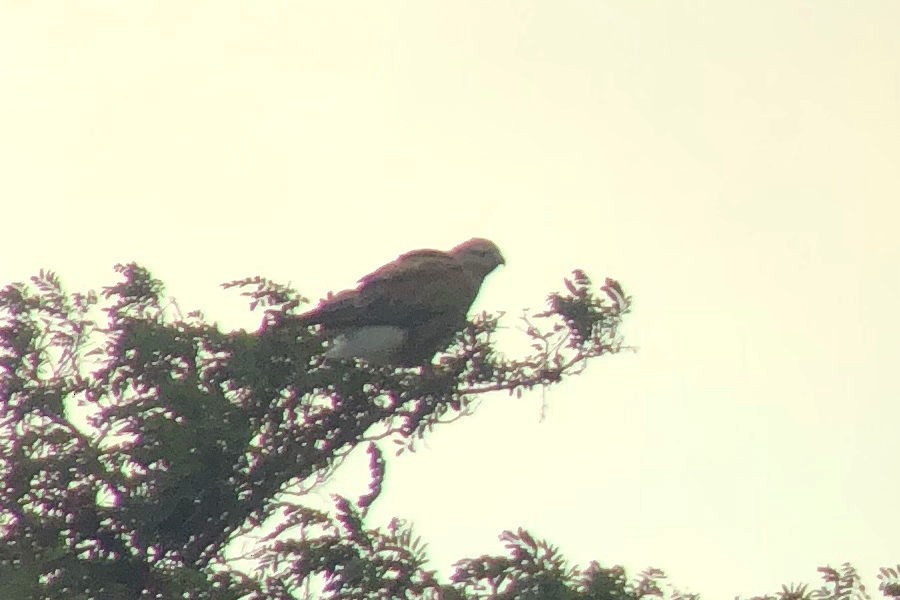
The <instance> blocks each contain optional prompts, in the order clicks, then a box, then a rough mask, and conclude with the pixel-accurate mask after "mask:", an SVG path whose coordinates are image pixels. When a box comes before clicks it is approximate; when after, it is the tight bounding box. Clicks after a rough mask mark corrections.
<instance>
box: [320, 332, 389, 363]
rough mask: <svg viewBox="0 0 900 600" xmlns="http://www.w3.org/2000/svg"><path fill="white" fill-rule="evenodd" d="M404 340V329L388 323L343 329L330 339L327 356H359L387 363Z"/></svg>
mask: <svg viewBox="0 0 900 600" xmlns="http://www.w3.org/2000/svg"><path fill="white" fill-rule="evenodd" d="M405 341H406V331H405V330H404V329H402V328H400V327H392V326H390V325H370V326H366V327H358V328H355V329H350V330H347V331H344V332H343V333H341V334H340V335H338V336H336V337H335V338H334V339H333V340H332V341H331V348H329V349H328V350H327V351H326V352H325V356H326V357H327V358H339V359H348V358H360V359H362V360H365V361H367V362H370V363H372V364H385V363H389V362H390V360H391V357H392V356H393V355H394V353H395V352H396V351H397V349H398V348H400V347H401V346H402V345H403V343H404V342H405Z"/></svg>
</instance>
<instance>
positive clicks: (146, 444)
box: [0, 264, 900, 600]
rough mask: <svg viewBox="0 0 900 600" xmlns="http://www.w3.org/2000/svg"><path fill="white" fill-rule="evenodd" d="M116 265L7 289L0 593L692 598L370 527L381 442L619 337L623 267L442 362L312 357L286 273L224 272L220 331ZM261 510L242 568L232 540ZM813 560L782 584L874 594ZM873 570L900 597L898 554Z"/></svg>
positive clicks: (604, 573)
mask: <svg viewBox="0 0 900 600" xmlns="http://www.w3.org/2000/svg"><path fill="white" fill-rule="evenodd" d="M117 270H118V272H119V273H120V275H121V280H120V281H119V282H118V283H117V284H115V285H112V286H110V287H108V288H106V289H104V291H103V293H102V294H100V295H97V294H95V293H87V294H77V293H74V294H70V293H66V292H65V291H64V290H63V289H62V286H61V284H60V282H59V280H58V278H57V277H56V276H55V275H54V274H53V273H49V272H42V273H40V274H39V275H38V276H36V277H33V278H32V279H31V281H30V283H27V284H26V283H15V284H11V285H9V286H7V287H5V288H4V289H3V290H2V291H0V478H2V486H0V542H2V543H0V598H10V599H13V600H15V599H18V598H48V599H56V598H66V599H69V600H70V599H88V598H95V599H101V600H106V599H118V598H123V599H124V598H129V599H131V598H165V599H167V598H196V599H205V598H210V599H212V598H215V599H219V598H221V599H229V598H233V599H238V598H243V599H264V598H265V599H269V598H276V599H279V598H285V599H286V598H300V597H310V598H319V597H321V598H347V599H350V598H422V599H425V598H441V599H447V600H451V599H456V598H498V599H499V598H517V599H525V598H535V599H538V598H560V599H562V598H566V599H570V598H571V599H576V598H577V599H601V598H602V599H612V598H628V599H637V598H645V597H650V596H667V597H671V598H687V597H689V596H687V595H681V594H679V593H678V592H677V590H675V589H673V588H671V587H670V586H668V585H667V584H666V583H665V577H664V574H663V573H662V572H661V571H658V570H653V569H651V570H648V571H645V572H644V573H641V574H639V575H638V576H637V577H635V578H629V577H627V576H626V573H625V571H624V570H623V569H621V568H620V567H613V568H603V567H601V566H600V565H598V564H596V563H593V564H591V565H589V566H588V567H587V568H585V569H578V568H575V567H570V566H568V565H567V563H566V561H565V559H564V558H563V557H562V556H561V555H560V554H559V552H558V550H557V549H556V548H554V547H553V546H551V545H550V544H548V543H547V542H544V541H541V540H536V539H534V538H533V537H532V536H531V535H530V534H529V533H528V532H526V531H523V530H519V531H517V532H505V533H504V534H503V535H502V539H503V541H504V544H505V545H506V550H507V551H506V553H505V554H504V555H502V556H482V557H479V558H474V559H466V560H462V561H460V562H459V563H457V565H456V571H455V573H454V574H453V575H452V577H451V578H450V580H449V581H445V582H441V581H439V580H438V578H437V576H436V574H435V572H433V571H430V570H428V569H427V568H426V567H427V553H426V547H425V545H424V544H423V542H422V541H421V540H420V539H419V538H418V537H417V536H415V534H414V532H413V530H412V528H411V527H410V526H409V525H408V524H407V523H405V522H403V521H402V520H399V519H395V520H393V521H392V522H391V523H390V524H389V525H388V526H387V527H386V528H384V529H378V528H369V527H367V526H366V524H365V521H366V513H367V511H368V507H369V506H370V505H371V504H372V502H374V501H375V500H376V499H377V498H378V495H379V494H380V492H381V487H382V482H383V476H384V468H385V464H386V460H387V459H386V458H385V456H384V451H383V447H384V446H385V444H391V445H393V447H395V448H398V449H399V451H413V450H414V449H415V447H416V444H417V442H418V441H419V440H421V439H422V438H423V437H424V436H425V435H427V434H428V433H429V432H430V431H432V430H433V429H434V428H435V427H437V426H439V425H444V424H447V423H450V422H452V421H454V420H456V419H458V418H460V417H462V416H466V415H471V414H473V412H474V411H475V409H476V407H477V403H478V401H479V400H480V399H485V400H486V399H489V396H486V394H488V392H498V391H505V392H507V393H510V394H521V393H522V392H523V391H525V390H529V389H532V388H534V387H536V386H551V385H558V384H560V383H562V382H563V381H565V379H566V378H568V377H570V376H572V375H575V374H577V373H579V372H580V371H581V370H583V369H584V367H585V365H586V364H587V363H588V362H589V361H591V360H592V359H594V358H597V357H600V356H603V355H606V354H612V353H616V352H620V351H622V350H623V349H624V348H625V346H624V345H623V341H622V339H621V336H620V332H619V327H620V325H621V321H622V318H623V316H624V315H625V314H626V313H627V312H628V310H629V308H630V298H628V297H627V296H626V295H625V294H624V292H623V291H622V289H621V287H620V286H619V284H618V283H617V282H615V281H613V280H611V279H607V280H606V281H605V283H604V285H602V286H599V288H598V289H597V290H596V291H595V288H594V286H593V285H592V283H591V281H590V280H589V279H588V277H587V276H586V275H585V274H584V273H582V272H580V271H576V272H575V273H574V274H573V276H572V277H571V278H568V279H566V280H565V289H564V291H562V292H558V293H553V294H551V295H550V296H549V302H548V304H549V308H548V310H546V311H543V312H540V313H536V314H528V315H524V316H523V321H522V322H523V324H524V325H523V329H524V332H523V335H524V336H525V338H526V339H527V340H529V341H530V344H531V346H530V348H531V350H530V352H528V353H527V354H526V355H525V356H519V357H514V358H509V357H506V356H503V355H501V354H500V353H499V352H498V350H497V349H496V348H495V343H494V337H495V334H496V332H497V330H498V317H497V316H496V315H491V314H487V313H482V314H479V315H476V316H475V317H474V318H473V319H472V321H471V322H470V323H469V325H468V326H467V327H466V329H465V330H464V331H462V332H461V333H460V334H459V336H458V337H457V339H456V341H455V343H454V344H453V345H452V346H451V347H450V348H449V349H447V351H446V352H443V353H441V354H440V355H439V356H438V357H436V359H435V361H434V363H433V364H432V365H430V366H428V367H427V368H416V369H390V368H384V367H380V368H375V367H370V366H367V365H365V364H362V363H350V362H336V361H328V360H324V359H323V358H322V356H321V354H322V340H321V337H320V336H319V335H317V333H316V331H315V330H314V329H311V328H304V327H298V326H291V324H290V323H291V320H290V319H285V317H286V316H288V315H291V314H294V313H295V311H297V310H298V309H299V307H300V306H301V305H302V304H303V303H304V302H305V300H304V299H303V298H302V297H300V296H299V295H298V294H297V293H296V292H295V291H294V290H292V289H290V288H287V287H285V286H282V285H278V284H276V283H273V282H271V281H268V280H265V279H262V278H250V279H245V280H240V281H234V282H231V283H229V284H226V287H227V288H229V289H236V290H239V291H240V293H242V294H244V295H245V296H247V297H248V299H249V301H250V304H251V309H255V310H262V311H264V317H263V318H264V327H262V328H261V329H260V331H259V332H256V333H247V332H243V331H237V332H223V331H220V330H219V328H217V327H216V326H215V325H212V324H209V323H207V322H206V321H205V320H204V318H203V316H202V315H201V314H200V313H189V314H187V315H182V314H181V313H180V312H179V310H178V307H177V305H175V304H174V303H173V302H172V301H169V300H167V299H166V298H165V297H164V295H163V286H162V284H161V283H160V282H159V281H158V280H156V279H154V278H153V277H152V276H151V275H150V274H149V273H148V272H147V271H146V270H145V269H143V268H141V267H139V266H137V265H135V264H128V265H120V266H118V267H117ZM358 447H363V448H365V449H366V451H367V452H368V455H369V459H370V464H369V467H370V468H369V474H370V481H369V487H368V492H367V493H365V494H364V495H363V496H361V497H359V498H356V499H349V498H345V497H340V496H336V497H335V498H334V510H333V511H330V512H329V511H323V510H316V509H313V508H311V507H310V506H308V505H305V504H304V503H303V497H304V496H303V494H304V492H307V491H309V490H311V489H314V488H316V487H317V486H320V485H322V484H323V483H324V482H326V481H327V480H328V479H329V477H330V476H331V474H332V473H333V472H334V471H335V470H336V469H337V468H338V467H339V466H340V465H341V463H342V461H343V460H344V459H345V458H346V457H347V456H348V455H349V454H350V453H351V452H352V451H353V450H354V449H356V448H358ZM264 522H267V523H268V524H269V527H267V528H265V529H266V531H267V532H266V533H265V535H264V536H263V537H262V540H261V542H260V543H259V544H258V545H257V546H256V547H255V548H254V549H253V550H252V552H251V558H253V561H254V564H255V567H254V568H253V569H252V570H250V571H248V572H246V573H245V572H243V571H241V570H239V569H238V568H236V567H235V566H234V565H233V564H232V562H233V561H231V562H230V561H229V560H228V558H227V548H228V545H229V543H230V542H232V541H234V540H236V539H241V537H242V536H245V535H246V534H249V533H251V532H260V531H263V528H262V524H263V523H264ZM824 576H825V578H826V588H823V589H825V592H823V589H818V590H814V591H813V592H808V591H807V588H806V587H796V588H785V589H784V590H783V591H782V593H781V594H780V595H778V596H776V597H779V598H785V599H786V598H807V597H809V598H812V597H817V598H819V597H821V598H826V597H828V598H830V597H834V598H845V597H847V598H850V597H861V596H854V595H853V594H857V593H864V590H863V591H862V592H860V588H859V585H858V577H856V574H855V571H853V570H852V567H850V566H849V565H847V566H845V568H844V570H841V571H838V570H831V571H827V572H825V573H824ZM881 577H882V582H881V584H882V585H881V589H882V591H883V592H884V594H885V595H888V596H890V595H893V596H898V595H900V594H898V587H900V586H898V580H897V574H896V571H895V570H890V569H885V570H883V572H882V574H881ZM828 586H830V587H828ZM826 592H827V593H830V594H831V595H830V596H829V595H821V594H824V593H826ZM810 594H820V595H815V596H813V595H810ZM848 594H849V595H848Z"/></svg>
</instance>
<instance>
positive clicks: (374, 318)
mask: <svg viewBox="0 0 900 600" xmlns="http://www.w3.org/2000/svg"><path fill="white" fill-rule="evenodd" d="M502 264H505V261H504V260H503V255H502V254H500V250H499V248H497V246H496V245H495V244H494V243H493V242H491V241H489V240H485V239H481V238H474V239H471V240H469V241H467V242H463V243H462V244H460V245H458V246H456V247H455V248H453V249H452V250H450V251H448V252H442V251H439V250H414V251H412V252H407V253H406V254H403V255H401V256H400V257H398V258H397V259H396V260H395V261H393V262H390V263H388V264H386V265H384V266H383V267H381V268H379V269H377V270H376V271H374V272H372V273H369V274H368V275H366V276H365V277H363V278H362V279H360V280H359V286H358V287H357V288H355V289H352V290H346V291H343V292H340V293H338V294H336V295H333V296H330V297H329V298H326V299H324V300H322V301H321V302H320V303H319V305H318V306H317V307H316V308H314V309H313V310H311V311H309V312H307V313H304V314H302V315H298V316H297V317H295V319H296V320H297V322H299V323H300V324H301V325H320V326H321V327H322V331H323V332H324V333H325V335H327V336H328V337H329V338H330V339H331V343H330V347H329V348H328V350H327V351H326V352H325V356H326V357H329V358H338V359H341V358H344V359H346V358H360V359H363V360H365V361H367V362H369V363H371V364H379V365H391V366H399V367H411V366H417V365H421V364H423V363H425V362H428V361H430V360H431V358H432V357H433V356H434V355H435V353H436V352H438V351H439V350H441V349H443V348H444V347H446V346H447V345H448V344H449V343H450V342H451V341H452V340H453V337H454V335H455V334H456V333H457V332H458V331H460V330H462V328H463V327H464V326H465V324H466V319H467V317H466V315H467V313H468V312H469V307H470V306H471V305H472V302H474V301H475V297H476V296H477V295H478V291H479V289H480V288H481V284H482V282H483V281H484V278H485V277H486V276H487V275H488V274H489V273H490V272H491V271H493V270H494V269H495V268H497V267H498V266H499V265H502Z"/></svg>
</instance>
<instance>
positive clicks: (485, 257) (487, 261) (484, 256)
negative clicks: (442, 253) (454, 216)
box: [450, 238, 506, 279]
mask: <svg viewBox="0 0 900 600" xmlns="http://www.w3.org/2000/svg"><path fill="white" fill-rule="evenodd" d="M450 254H451V255H452V256H454V257H456V259H457V260H458V261H459V262H460V263H462V265H463V266H464V267H465V269H466V270H467V271H468V272H470V273H472V274H473V275H477V276H478V277H480V278H482V279H483V278H484V277H486V276H487V275H488V273H490V272H491V271H493V270H494V269H496V268H497V267H498V266H500V265H505V264H506V261H505V260H504V259H503V254H501V253H500V248H498V247H497V245H496V244H495V243H494V242H492V241H490V240H486V239H483V238H472V239H471V240H468V241H465V242H463V243H462V244H460V245H459V246H456V247H455V248H453V249H452V250H450Z"/></svg>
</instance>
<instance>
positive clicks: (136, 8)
mask: <svg viewBox="0 0 900 600" xmlns="http://www.w3.org/2000/svg"><path fill="white" fill-rule="evenodd" d="M898 23H900V3H898V2H896V1H895V0H884V1H875V0H870V1H867V2H854V3H851V2H839V1H837V0H834V1H826V0H821V1H812V0H810V1H799V0H770V1H762V2H737V1H733V2H732V1H723V0H715V1H706V2H702V1H698V2H690V3H687V2H674V1H667V2H663V1H657V2H650V1H645V2H627V1H621V2H601V1H590V2H589V1H580V2H579V1H555V2H536V1H522V2H490V3H488V2H474V1H472V2H462V1H454V2H424V1H419V2H400V1H382V2H377V3H376V2H369V3H364V2H355V3H350V2H329V3H311V2H299V1H298V2H283V1H282V2H256V3H235V2H223V1H215V2H190V3H185V2H180V1H179V2H154V3H150V2H137V1H134V2H127V3H122V2H112V1H108V2H100V1H89V0H84V1H82V2H79V3H71V2H41V3H38V2H12V1H2V0H0V87H2V91H0V199H2V200H0V201H2V203H3V212H2V221H0V223H2V234H0V251H2V256H3V257H4V259H3V260H2V261H0V283H4V284H5V283H8V282H10V281H13V280H21V279H24V278H26V277H28V276H30V275H31V274H34V273H36V272H37V270H38V269H39V268H41V267H46V268H51V269H54V270H56V271H57V272H58V273H59V274H60V275H61V277H62V278H63V281H64V282H65V283H66V284H67V285H68V286H69V288H70V289H72V290H73V291H74V290H84V289H89V288H95V289H96V288H99V287H100V286H103V285H108V284H110V283H112V282H113V281H115V280H116V277H115V276H114V274H113V272H112V270H111V267H112V265H113V264H114V263H116V262H122V261H130V260H136V261H138V262H140V263H142V264H143V265H145V266H147V267H148V268H150V269H151V271H152V272H153V273H154V274H155V275H156V276H157V277H159V278H161V279H162V280H163V281H164V282H166V284H167V286H168V288H167V289H168V292H169V294H171V295H172V296H174V297H175V298H177V299H178V300H179V302H180V303H181V305H182V306H183V307H184V308H186V309H194V308H199V309H201V310H203V311H204V312H205V313H206V314H207V316H208V317H209V318H210V319H214V320H216V321H218V322H219V323H221V324H222V325H223V326H224V327H226V328H234V327H247V328H255V327H256V325H257V324H258V317H257V316H252V315H250V314H249V313H248V312H247V310H246V306H245V303H244V302H243V300H242V299H241V298H240V297H239V296H238V295H237V294H235V293H232V292H227V291H224V290H222V289H220V288H219V284H220V283H222V282H223V281H227V280H230V279H236V278H239V277H244V276H249V275H255V274H259V275H264V276H267V277H271V278H274V279H276V280H279V281H283V282H291V283H293V284H294V285H295V286H296V287H297V288H298V289H299V290H300V291H301V292H302V293H304V294H306V295H308V296H310V297H312V298H318V297H320V296H321V295H324V294H325V292H327V291H328V290H332V289H335V290H336V289H342V288H344V287H347V286H350V285H352V284H353V282H354V280H355V279H356V278H357V277H358V276H360V275H362V274H364V273H366V272H368V271H369V270H371V269H373V268H375V267H377V266H379V265H380V264H382V263H384V262H386V261H388V260H391V259H393V258H394V257H395V256H396V255H397V254H399V253H400V252H403V251H406V250H409V249H414V248H419V247H435V248H448V247H450V246H453V245H455V244H456V243H458V242H460V241H462V240H464V239H467V238H469V237H473V236H482V237H489V238H491V239H493V240H494V241H495V242H496V243H497V244H498V245H499V246H500V247H501V248H502V249H503V251H504V253H505V255H506V257H507V262H508V264H507V266H506V267H505V268H503V269H502V270H500V271H498V272H497V273H495V274H494V275H492V276H491V277H490V278H489V279H488V282H487V284H486V286H485V289H484V292H483V293H482V295H481V297H480V299H479V302H478V305H477V307H478V308H479V309H487V310H491V311H496V310H507V311H510V312H511V313H513V314H515V313H517V312H518V311H519V310H520V309H522V308H525V307H533V308H540V307H541V306H542V303H543V300H544V297H545V295H546V294H547V293H548V292H550V291H553V290H555V289H557V287H558V286H559V284H560V282H561V279H562V277H563V276H565V275H566V274H567V273H568V272H569V271H570V270H571V269H572V268H574V267H581V268H583V269H585V270H586V271H587V272H588V273H589V274H591V275H593V276H594V277H595V278H596V279H598V280H602V277H604V276H607V275H610V276H613V277H616V278H618V279H619V280H621V282H622V284H623V285H624V287H625V289H626V291H627V292H628V293H629V294H631V295H633V297H634V300H635V310H634V313H633V314H632V315H631V316H629V318H628V322H627V328H626V335H627V341H628V342H629V343H631V344H633V345H636V346H638V347H639V352H637V353H636V354H627V355H625V354H623V355H620V356H616V357H612V358H608V359H606V360H598V361H596V362H595V363H594V364H593V366H592V367H591V368H590V369H589V370H588V372H587V373H585V374H584V375H583V376H581V377H579V378H574V379H570V380H568V381H567V382H566V383H564V384H563V385H560V386H557V387H555V388H552V389H551V390H549V391H548V392H547V394H546V402H547V415H546V418H545V420H544V421H543V422H540V421H539V407H540V403H541V400H542V399H541V395H540V394H539V393H535V394H533V395H531V396H528V397H526V398H524V399H522V400H515V399H509V398H507V397H505V396H499V397H496V398H494V397H491V398H486V399H485V401H484V402H483V406H482V408H481V410H480V412H479V413H478V414H477V415H476V416H475V417H473V418H470V419H469V420H467V421H464V422H461V423H457V424H454V425H452V426H449V427H446V428H444V429H443V430H441V431H438V432H436V433H435V435H433V436H432V437H431V438H430V439H429V440H428V441H427V447H423V448H421V449H420V450H419V451H418V452H417V453H416V454H414V455H409V456H405V457H401V458H400V459H399V460H392V461H391V462H390V463H389V467H388V473H389V476H388V481H387V484H386V492H385V494H384V495H383V496H382V497H381V499H380V500H379V501H378V504H377V505H376V507H375V509H374V510H373V514H372V517H373V519H374V520H373V521H372V524H373V525H376V524H384V523H386V522H387V520H388V519H389V518H390V517H391V516H394V515H396V516H400V517H405V518H409V519H411V520H413V521H414V522H415V524H416V526H417V529H418V531H419V533H421V534H422V536H423V537H424V538H425V539H426V540H428V541H429V542H430V548H431V552H432V556H433V558H434V560H435V564H434V566H435V567H436V568H440V569H446V568H447V567H448V566H449V564H450V563H451V562H453V561H454V560H456V559H458V558H463V557H466V556H477V555H479V554H483V553H494V552H499V551H500V550H501V546H500V544H499V542H498V541H497V535H498V534H499V533H500V532H501V531H502V530H503V529H507V528H516V527H519V526H523V527H526V528H528V529H530V530H531V531H532V533H534V534H535V535H537V536H540V537H545V538H547V539H549V540H550V541H552V542H554V543H556V544H558V545H560V546H561V547H562V549H563V551H564V552H565V553H566V554H567V555H568V556H570V557H571V558H572V559H575V560H576V561H578V562H580V563H582V564H585V563H586V562H587V561H588V560H590V559H597V560H600V561H601V562H603V563H605V564H608V565H609V564H615V563H624V564H625V565H626V566H627V567H629V568H631V569H632V570H634V571H635V572H636V571H637V570H640V569H642V568H644V567H647V566H656V567H660V568H662V569H664V570H666V571H667V572H668V573H669V575H670V578H671V580H672V582H673V583H675V584H676V585H677V586H679V587H681V588H682V589H687V590H690V591H695V592H700V593H702V594H703V595H704V596H705V597H706V598H711V599H715V598H731V597H733V596H734V595H736V594H738V593H740V594H744V595H747V596H749V595H753V594H762V593H765V592H774V591H776V590H777V589H778V588H779V586H780V584H782V583H788V582H790V581H799V580H804V581H814V580H815V579H816V577H817V573H816V571H815V568H816V567H817V566H819V565H822V564H826V563H831V564H832V565H835V566H837V565H838V564H839V563H841V562H844V561H851V562H853V563H854V564H856V565H857V566H858V567H860V568H861V569H863V570H864V571H865V572H866V573H867V575H868V576H869V578H868V582H869V583H870V584H874V582H875V580H874V577H873V576H874V573H875V569H876V568H877V567H878V566H881V565H888V564H896V563H897V562H898V561H900V554H898V546H897V545H896V544H897V542H896V541H897V540H898V539H900V521H898V520H897V518H896V510H897V507H898V505H900V478H898V477H897V466H896V465H897V458H898V456H900V435H898V433H897V427H898V423H900V408H898V403H897V399H898V398H900V384H898V378H897V375H896V371H895V369H896V368H897V364H898V362H900V360H898V359H900V352H898V342H897V339H898V333H900V319H898V314H897V307H898V304H900V294H898V288H900V286H898V275H897V273H898V267H900V244H898V243H897V241H896V228H897V227H896V223H897V221H898V214H897V213H898V209H897V208H896V204H897V202H898V200H900V167H898V165H900V36H898V35H897V26H898ZM515 325H516V323H515V321H514V320H510V321H508V322H507V326H508V327H510V328H512V327H514V326H515ZM892 540H893V545H892V543H891V541H892Z"/></svg>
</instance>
